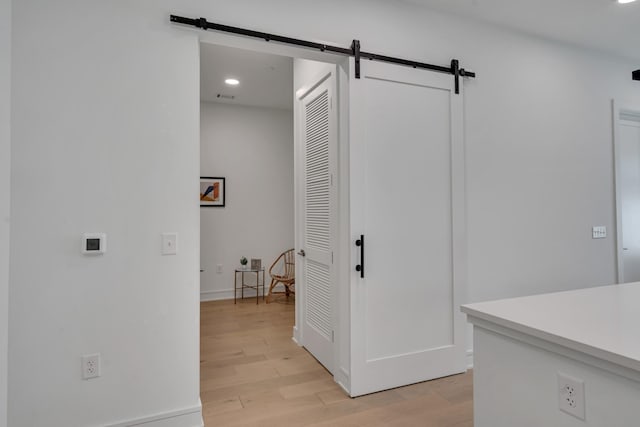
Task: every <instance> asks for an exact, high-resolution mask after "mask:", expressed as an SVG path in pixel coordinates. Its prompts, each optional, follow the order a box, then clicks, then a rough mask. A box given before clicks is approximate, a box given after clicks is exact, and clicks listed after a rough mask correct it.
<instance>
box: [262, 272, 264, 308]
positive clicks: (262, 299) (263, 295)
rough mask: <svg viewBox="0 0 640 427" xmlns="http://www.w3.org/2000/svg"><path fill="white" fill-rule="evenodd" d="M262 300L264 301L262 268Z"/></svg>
mask: <svg viewBox="0 0 640 427" xmlns="http://www.w3.org/2000/svg"><path fill="white" fill-rule="evenodd" d="M262 301H264V270H262Z"/></svg>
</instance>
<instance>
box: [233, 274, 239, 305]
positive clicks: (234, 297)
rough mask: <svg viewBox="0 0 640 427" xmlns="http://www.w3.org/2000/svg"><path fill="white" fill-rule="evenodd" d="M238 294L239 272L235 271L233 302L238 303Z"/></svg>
mask: <svg viewBox="0 0 640 427" xmlns="http://www.w3.org/2000/svg"><path fill="white" fill-rule="evenodd" d="M237 294H238V272H237V271H236V272H234V273H233V303H234V304H235V303H236V295H237Z"/></svg>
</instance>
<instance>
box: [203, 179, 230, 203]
mask: <svg viewBox="0 0 640 427" xmlns="http://www.w3.org/2000/svg"><path fill="white" fill-rule="evenodd" d="M225 196H226V187H225V179H224V177H211V176H201V177H200V207H218V208H223V207H224V206H225Z"/></svg>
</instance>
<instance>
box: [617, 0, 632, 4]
mask: <svg viewBox="0 0 640 427" xmlns="http://www.w3.org/2000/svg"><path fill="white" fill-rule="evenodd" d="M634 1H636V0H618V3H620V4H625V3H633V2H634Z"/></svg>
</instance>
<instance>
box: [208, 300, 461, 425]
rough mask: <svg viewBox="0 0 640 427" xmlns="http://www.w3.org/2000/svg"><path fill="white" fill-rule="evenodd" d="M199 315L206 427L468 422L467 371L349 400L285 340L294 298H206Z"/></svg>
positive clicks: (312, 361)
mask: <svg viewBox="0 0 640 427" xmlns="http://www.w3.org/2000/svg"><path fill="white" fill-rule="evenodd" d="M201 314H202V317H201V350H200V354H201V357H200V358H201V362H200V368H201V373H200V377H201V380H200V387H201V398H202V405H203V416H204V420H205V426H206V427H214V426H215V427H218V426H261V427H263V426H264V427H267V426H278V427H280V426H367V427H370V426H423V427H454V426H455V427H470V426H472V425H473V421H472V420H473V413H472V376H471V373H467V374H464V375H457V376H453V377H448V378H444V379H440V380H435V381H430V382H426V383H421V384H415V385H411V386H407V387H402V388H397V389H394V390H389V391H385V392H381V393H376V394H372V395H369V396H363V397H359V398H356V399H351V398H349V397H348V396H347V395H346V394H345V393H344V392H343V391H342V389H341V388H340V387H339V386H338V385H337V384H336V383H335V382H334V381H333V378H332V377H331V375H330V374H329V373H328V372H327V371H326V370H325V369H324V368H323V367H322V366H321V365H320V364H319V363H318V362H317V361H316V360H315V359H314V358H313V357H312V356H311V355H310V354H309V353H307V352H306V351H305V350H304V349H302V348H300V347H298V346H297V345H295V344H294V343H293V341H292V340H291V335H292V327H293V323H294V302H293V299H291V300H290V301H289V302H287V301H286V299H285V298H284V297H279V298H276V299H275V300H274V301H273V302H272V303H270V304H268V305H267V304H264V303H263V301H262V299H261V300H260V305H256V303H255V299H251V298H248V299H245V300H243V301H238V304H237V305H234V304H233V301H216V302H204V303H202V304H201Z"/></svg>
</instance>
